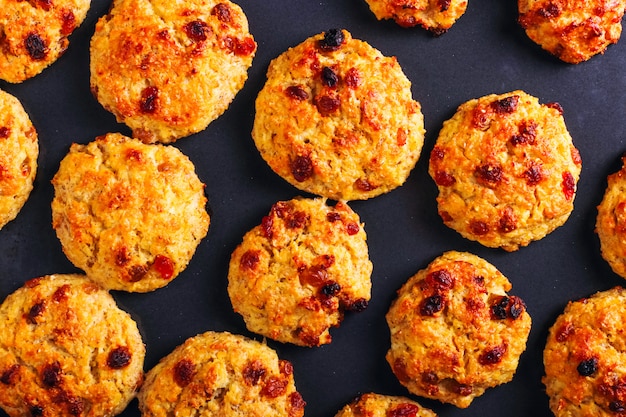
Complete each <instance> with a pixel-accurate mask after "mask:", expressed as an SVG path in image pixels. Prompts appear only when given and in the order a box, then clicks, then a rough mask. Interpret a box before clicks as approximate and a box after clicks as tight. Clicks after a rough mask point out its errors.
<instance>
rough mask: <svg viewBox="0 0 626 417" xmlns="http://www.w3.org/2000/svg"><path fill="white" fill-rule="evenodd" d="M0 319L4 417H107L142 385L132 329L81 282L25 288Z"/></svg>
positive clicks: (38, 282) (110, 302) (63, 280)
mask: <svg viewBox="0 0 626 417" xmlns="http://www.w3.org/2000/svg"><path fill="white" fill-rule="evenodd" d="M0 320H1V321H2V326H0V382H1V384H0V407H2V409H3V410H4V411H5V412H6V413H7V414H8V415H9V416H11V417H23V416H41V417H70V416H86V417H87V416H88V417H109V416H114V415H117V414H119V413H121V412H122V411H123V410H124V409H125V408H126V406H127V405H128V403H129V402H130V401H131V400H132V399H133V398H134V397H135V395H136V391H137V390H138V389H139V387H140V385H141V383H142V381H143V365H144V356H145V347H144V345H143V342H142V338H141V334H140V333H139V330H138V329H137V324H136V323H135V321H134V320H133V319H132V317H131V316H130V315H129V314H128V313H126V312H124V311H122V310H121V309H119V308H118V306H117V305H116V303H115V300H114V299H113V297H111V295H110V294H109V293H108V292H107V291H105V290H104V289H103V288H102V287H100V286H99V285H97V284H96V283H94V282H93V281H91V280H89V279H87V278H86V277H85V276H83V275H77V274H74V275H49V276H45V277H40V278H35V279H32V280H30V281H27V282H26V284H25V285H24V286H23V287H22V288H20V289H18V290H17V291H15V292H14V293H13V294H11V295H9V296H8V297H7V298H6V300H5V301H4V302H3V303H2V305H1V306H0Z"/></svg>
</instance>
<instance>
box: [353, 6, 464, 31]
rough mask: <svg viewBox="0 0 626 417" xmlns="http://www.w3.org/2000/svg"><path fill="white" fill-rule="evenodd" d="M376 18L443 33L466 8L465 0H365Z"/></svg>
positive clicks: (403, 25)
mask: <svg viewBox="0 0 626 417" xmlns="http://www.w3.org/2000/svg"><path fill="white" fill-rule="evenodd" d="M365 1H366V2H367V4H368V5H369V7H370V10H371V11H372V13H374V15H375V16H376V18H377V19H378V20H383V19H393V20H394V21H395V22H396V23H397V24H398V25H400V26H402V27H413V26H421V27H423V28H424V29H427V30H429V31H431V32H432V33H433V34H435V35H441V34H443V33H445V32H446V31H447V30H448V29H450V28H451V27H452V25H453V24H454V23H455V22H456V21H457V20H458V19H459V18H460V17H461V16H463V13H465V10H466V9H467V0H365Z"/></svg>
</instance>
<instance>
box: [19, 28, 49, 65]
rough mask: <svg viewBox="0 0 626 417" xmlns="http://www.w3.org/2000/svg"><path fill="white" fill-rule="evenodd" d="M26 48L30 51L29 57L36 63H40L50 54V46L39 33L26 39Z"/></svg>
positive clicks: (32, 34)
mask: <svg viewBox="0 0 626 417" xmlns="http://www.w3.org/2000/svg"><path fill="white" fill-rule="evenodd" d="M24 46H25V47H26V50H27V51H28V55H30V57H31V58H32V59H34V60H35V61H40V60H42V59H44V58H45V57H46V55H47V54H48V45H46V43H45V41H44V40H43V39H42V38H41V36H39V35H38V34H37V33H31V34H29V35H28V36H27V37H26V39H24Z"/></svg>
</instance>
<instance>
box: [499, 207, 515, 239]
mask: <svg viewBox="0 0 626 417" xmlns="http://www.w3.org/2000/svg"><path fill="white" fill-rule="evenodd" d="M515 229H517V219H516V217H515V213H513V209H511V208H510V207H507V208H506V209H505V210H504V213H502V215H501V216H500V220H499V221H498V231H499V232H501V233H510V232H512V231H513V230H515Z"/></svg>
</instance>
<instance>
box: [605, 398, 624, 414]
mask: <svg viewBox="0 0 626 417" xmlns="http://www.w3.org/2000/svg"><path fill="white" fill-rule="evenodd" d="M609 410H611V411H613V412H614V413H623V412H625V411H626V404H624V402H623V401H619V400H616V401H611V402H610V403H609Z"/></svg>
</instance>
